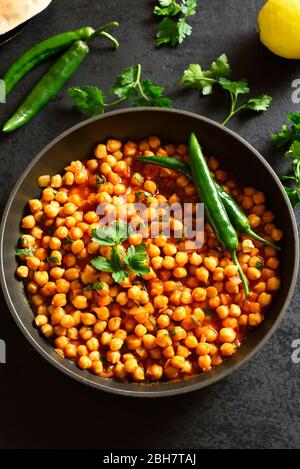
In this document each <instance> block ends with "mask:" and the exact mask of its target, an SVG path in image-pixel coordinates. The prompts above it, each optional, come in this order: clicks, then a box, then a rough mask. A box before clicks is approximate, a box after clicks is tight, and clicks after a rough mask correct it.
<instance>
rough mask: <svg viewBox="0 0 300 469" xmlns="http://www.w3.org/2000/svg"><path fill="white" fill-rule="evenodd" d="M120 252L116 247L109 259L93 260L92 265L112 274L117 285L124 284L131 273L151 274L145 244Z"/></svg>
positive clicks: (100, 257) (98, 258) (99, 258)
mask: <svg viewBox="0 0 300 469" xmlns="http://www.w3.org/2000/svg"><path fill="white" fill-rule="evenodd" d="M121 254H122V258H121V256H120V252H119V251H118V249H117V248H116V247H113V248H112V250H111V251H110V256H109V259H106V257H103V256H99V257H96V258H95V259H92V260H91V264H92V266H93V267H95V269H97V270H101V271H104V272H112V278H113V279H114V281H115V282H116V283H122V282H124V280H126V279H127V278H128V277H129V272H130V271H132V272H134V273H136V274H137V275H145V274H147V273H148V272H150V268H149V267H148V265H147V263H146V261H147V259H148V256H147V253H146V246H145V244H140V245H139V246H137V247H136V248H135V247H134V246H130V247H129V248H128V250H127V253H126V252H125V249H124V248H123V249H121Z"/></svg>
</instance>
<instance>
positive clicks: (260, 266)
mask: <svg viewBox="0 0 300 469" xmlns="http://www.w3.org/2000/svg"><path fill="white" fill-rule="evenodd" d="M256 268H257V269H258V270H263V268H264V261H263V260H261V261H257V262H256Z"/></svg>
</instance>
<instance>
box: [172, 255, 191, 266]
mask: <svg viewBox="0 0 300 469" xmlns="http://www.w3.org/2000/svg"><path fill="white" fill-rule="evenodd" d="M175 261H176V264H177V266H178V267H183V266H185V264H187V262H188V261H189V257H188V254H187V253H186V252H177V254H176V256H175Z"/></svg>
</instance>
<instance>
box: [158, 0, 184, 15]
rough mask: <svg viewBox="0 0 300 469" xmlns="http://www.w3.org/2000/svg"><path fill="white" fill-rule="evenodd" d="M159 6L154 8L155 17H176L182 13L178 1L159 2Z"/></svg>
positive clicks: (165, 0)
mask: <svg viewBox="0 0 300 469" xmlns="http://www.w3.org/2000/svg"><path fill="white" fill-rule="evenodd" d="M158 3H159V5H160V6H156V7H154V10H153V11H154V13H155V15H159V16H176V15H178V13H180V11H181V7H180V5H178V3H177V2H176V0H159V2H158Z"/></svg>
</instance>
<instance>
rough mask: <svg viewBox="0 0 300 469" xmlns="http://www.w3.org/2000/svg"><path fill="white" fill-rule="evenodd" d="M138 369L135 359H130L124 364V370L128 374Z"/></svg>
mask: <svg viewBox="0 0 300 469" xmlns="http://www.w3.org/2000/svg"><path fill="white" fill-rule="evenodd" d="M137 368H138V363H137V361H136V359H135V358H129V359H128V360H126V361H125V363H124V369H125V371H126V372H127V373H134V372H135V371H136V369H137Z"/></svg>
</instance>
